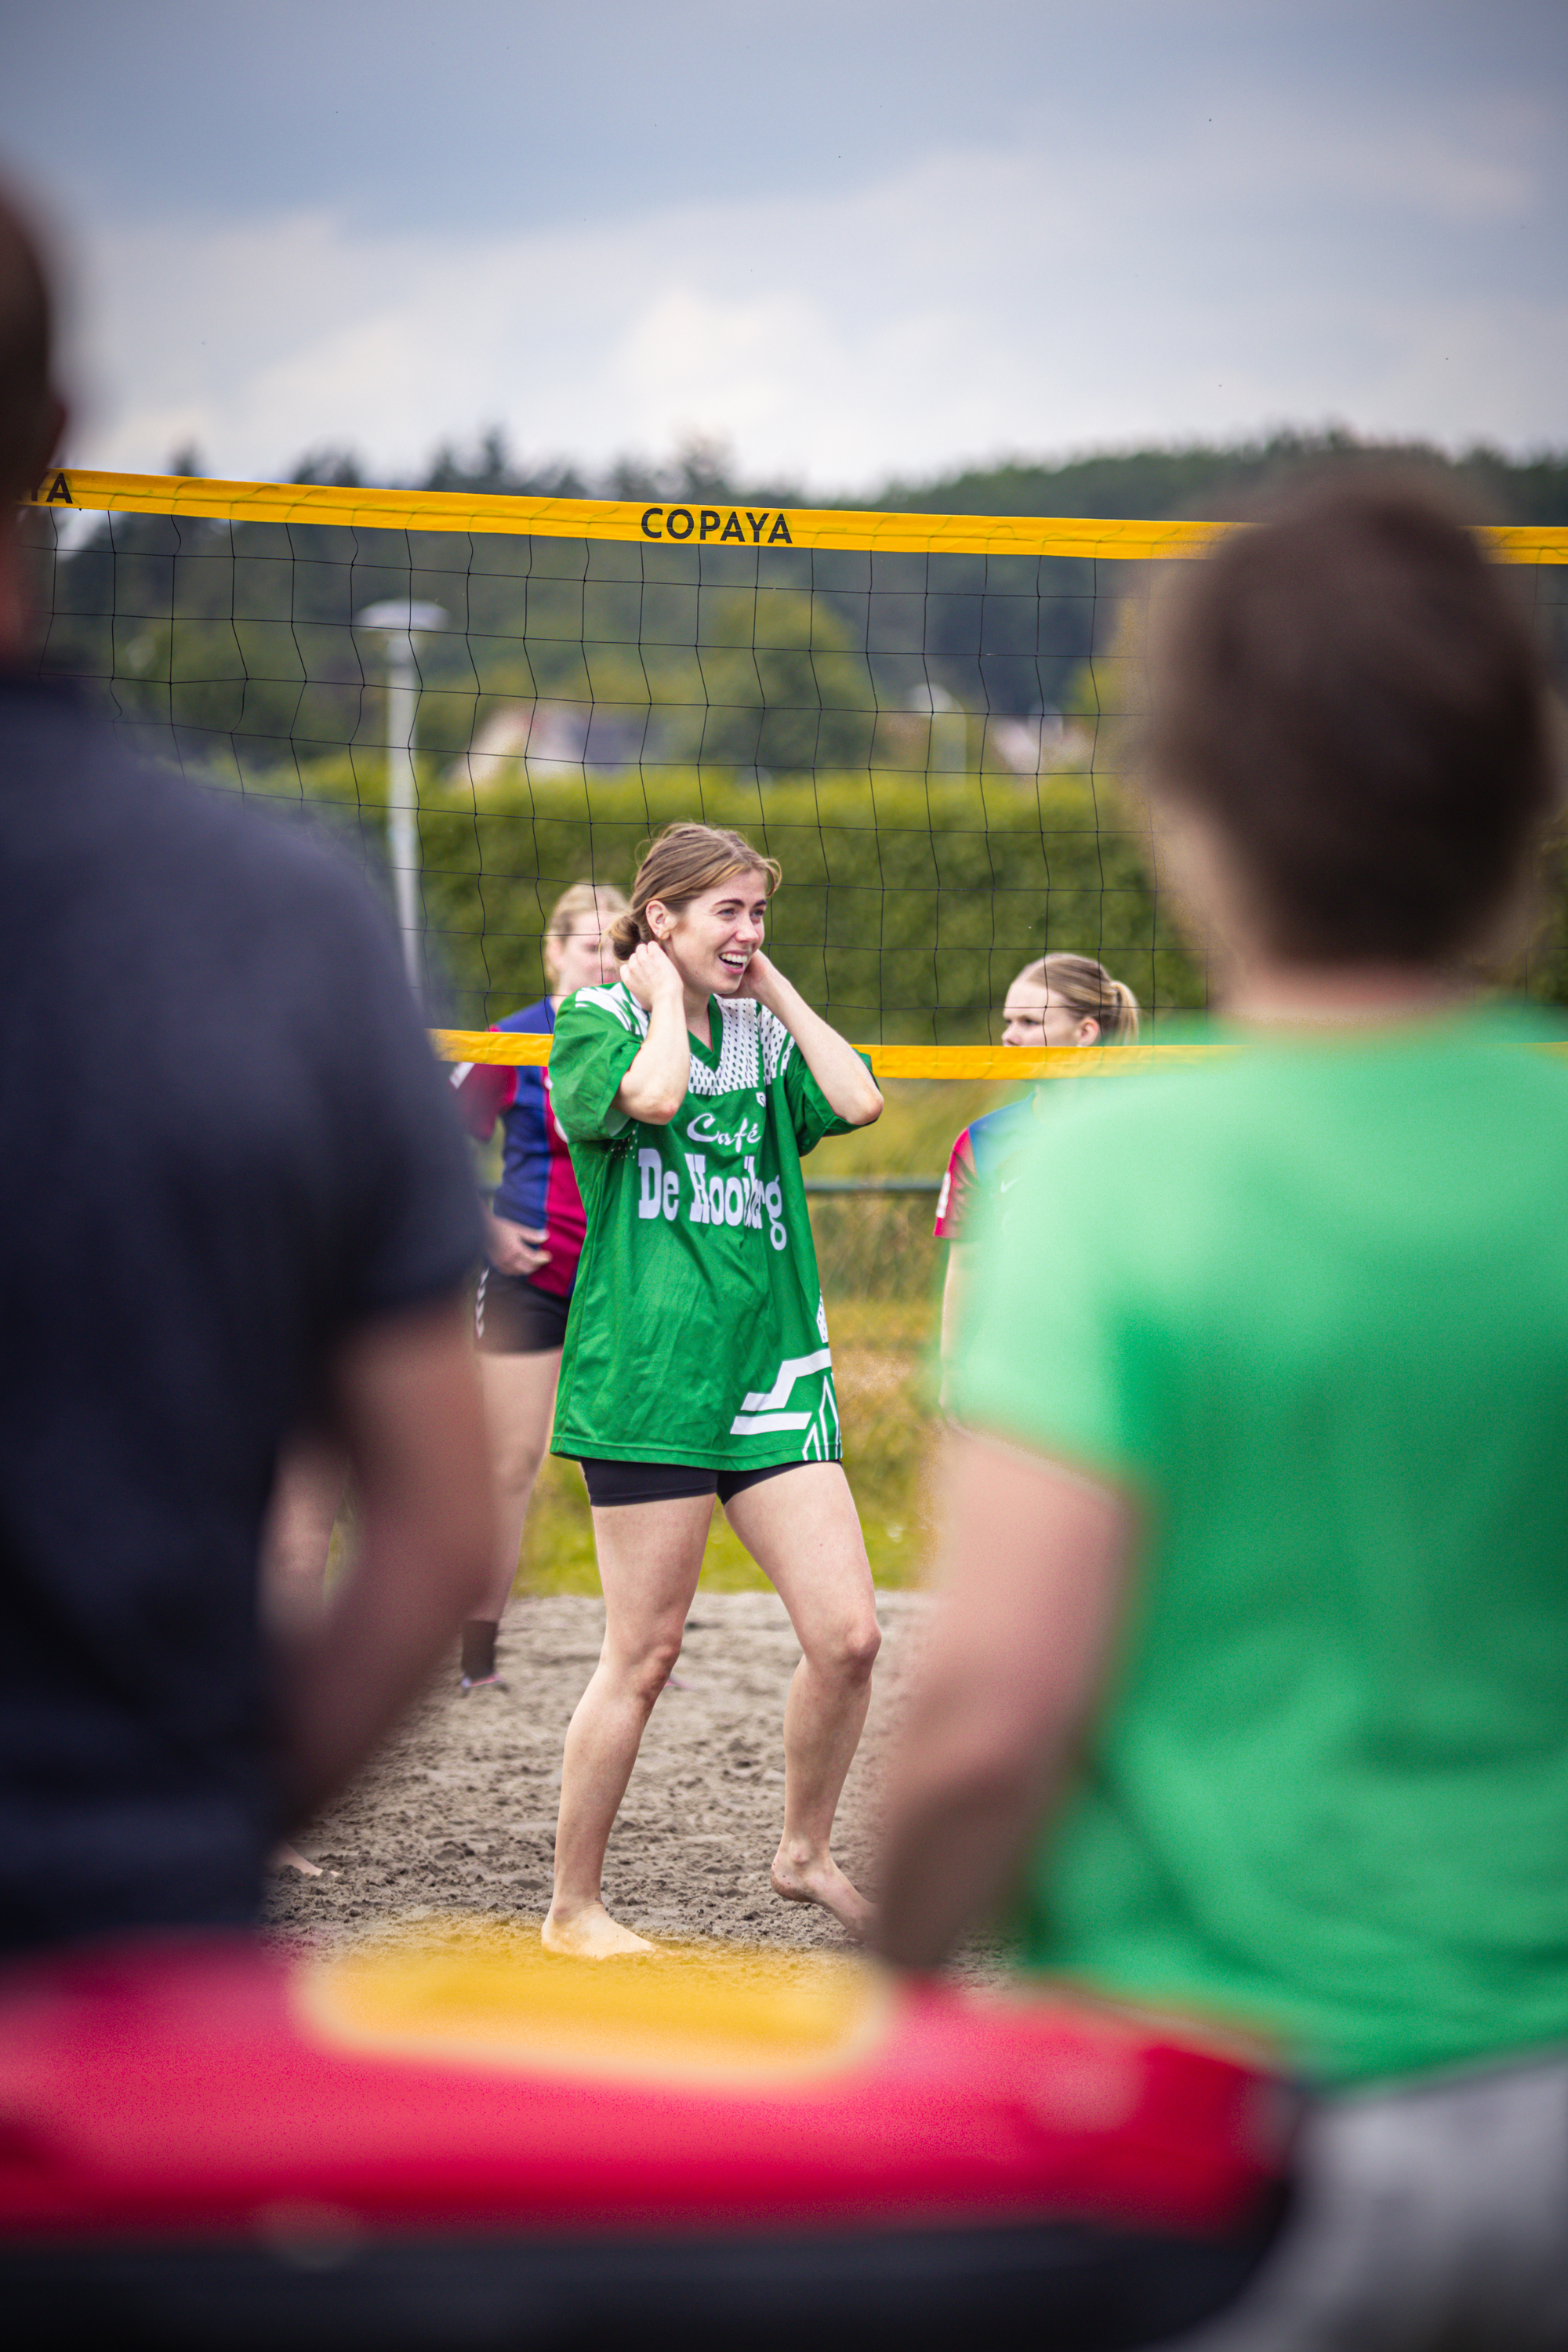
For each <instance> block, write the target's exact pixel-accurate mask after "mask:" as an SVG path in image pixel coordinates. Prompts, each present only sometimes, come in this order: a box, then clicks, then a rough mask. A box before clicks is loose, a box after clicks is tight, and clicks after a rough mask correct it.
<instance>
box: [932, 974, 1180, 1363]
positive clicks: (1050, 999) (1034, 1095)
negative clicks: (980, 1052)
mask: <svg viewBox="0 0 1568 2352" xmlns="http://www.w3.org/2000/svg"><path fill="white" fill-rule="evenodd" d="M1137 1041H1138V999H1137V998H1136V997H1135V996H1134V995H1133V993H1132V991H1131V989H1130V988H1129V987H1128V985H1127V983H1126V982H1125V981H1121V980H1112V978H1111V977H1110V973H1109V972H1108V971H1106V969H1105V966H1104V965H1103V964H1102V963H1096V961H1094V958H1093V957H1092V956H1082V955H1066V954H1060V953H1058V954H1056V955H1047V956H1041V957H1040V958H1039V959H1038V960H1037V961H1036V962H1034V963H1029V964H1026V965H1025V966H1024V969H1023V971H1021V972H1020V973H1019V974H1018V977H1017V978H1016V981H1015V982H1013V985H1012V987H1011V988H1010V989H1009V990H1008V991H1007V999H1006V1003H1005V1004H1004V1006H1003V1008H1002V1043H1003V1044H1004V1045H1022V1046H1028V1047H1032V1048H1033V1050H1034V1051H1035V1052H1036V1053H1038V1052H1040V1051H1041V1050H1042V1049H1043V1048H1046V1047H1056V1048H1058V1049H1060V1048H1063V1047H1066V1048H1068V1049H1069V1050H1070V1049H1071V1048H1072V1047H1074V1046H1079V1047H1082V1046H1086V1045H1136V1043H1137ZM1042 1100H1043V1089H1042V1088H1041V1087H1034V1088H1033V1089H1032V1090H1031V1092H1030V1093H1028V1094H1026V1095H1025V1096H1023V1097H1021V1098H1020V1099H1019V1100H1018V1101H1017V1102H1010V1103H1004V1104H1003V1105H1002V1107H1001V1108H1000V1109H999V1110H988V1111H987V1112H986V1113H985V1115H984V1118H977V1119H974V1120H973V1121H972V1122H971V1124H970V1125H969V1126H968V1127H966V1128H965V1129H964V1130H963V1134H962V1135H961V1136H960V1137H959V1139H958V1140H957V1142H956V1143H955V1144H954V1145H953V1147H952V1153H951V1155H950V1157H949V1160H948V1163H947V1173H946V1175H945V1176H944V1177H943V1178H942V1192H941V1193H940V1194H939V1196H938V1199H937V1204H936V1237H937V1240H938V1241H939V1242H947V1243H948V1244H950V1247H949V1249H948V1254H947V1280H946V1284H945V1286H944V1287H943V1290H942V1354H943V1356H944V1357H945V1356H947V1355H948V1354H950V1353H951V1350H952V1337H953V1331H954V1328H955V1326H956V1324H957V1321H958V1318H959V1314H960V1311H961V1302H962V1300H963V1284H964V1279H965V1273H966V1269H967V1266H968V1262H969V1254H970V1249H971V1246H972V1241H973V1235H972V1231H971V1230H970V1228H971V1226H972V1221H973V1216H974V1213H975V1210H976V1209H977V1207H978V1206H979V1204H980V1202H981V1201H982V1200H983V1199H985V1198H987V1197H989V1196H991V1195H992V1194H994V1193H997V1192H1005V1191H1006V1189H1007V1185H1008V1182H1009V1181H1010V1178H1011V1176H1012V1174H1013V1173H1014V1172H1015V1170H1014V1162H1015V1161H1016V1160H1018V1159H1019V1158H1020V1156H1021V1155H1022V1154H1023V1153H1024V1152H1025V1151H1026V1150H1027V1149H1028V1145H1029V1140H1030V1138H1031V1137H1032V1136H1033V1135H1034V1134H1035V1133H1036V1132H1037V1129H1036V1119H1037V1116H1038V1113H1039V1110H1040V1107H1041V1103H1042Z"/></svg>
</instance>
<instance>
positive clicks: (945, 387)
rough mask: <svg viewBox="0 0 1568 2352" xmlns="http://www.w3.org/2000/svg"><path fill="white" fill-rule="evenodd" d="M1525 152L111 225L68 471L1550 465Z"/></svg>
mask: <svg viewBox="0 0 1568 2352" xmlns="http://www.w3.org/2000/svg"><path fill="white" fill-rule="evenodd" d="M1211 128H1212V129H1213V130H1214V132H1215V135H1213V136H1211V135H1210V133H1211ZM1526 133H1528V134H1529V135H1525V134H1526ZM1540 133H1541V126H1540V125H1539V124H1537V123H1536V122H1534V121H1533V120H1531V121H1528V122H1525V123H1524V125H1523V128H1522V130H1521V119H1520V117H1519V116H1518V114H1517V111H1516V113H1515V115H1514V116H1512V117H1510V119H1509V120H1508V121H1503V120H1501V119H1500V118H1496V119H1493V120H1490V121H1488V122H1486V123H1483V124H1481V125H1479V127H1477V126H1475V125H1471V126H1469V128H1468V132H1467V137H1466V138H1464V139H1461V138H1460V136H1459V133H1458V131H1455V130H1453V129H1452V127H1451V126H1449V127H1447V128H1446V127H1445V126H1444V125H1443V124H1441V123H1433V122H1431V121H1428V122H1426V123H1425V124H1416V125H1414V126H1411V127H1409V128H1408V129H1404V128H1402V127H1401V126H1400V125H1399V124H1398V123H1397V122H1395V123H1394V124H1392V125H1389V124H1382V123H1379V122H1376V121H1366V122H1364V123H1362V124H1357V123H1355V122H1347V121H1335V122H1334V123H1332V124H1331V125H1326V126H1325V125H1321V124H1315V123H1313V122H1310V121H1306V120H1305V119H1301V118H1296V117H1292V116H1290V115H1289V113H1288V112H1281V111H1280V110H1279V108H1278V106H1275V107H1273V108H1271V109H1264V108H1262V107H1261V106H1260V107H1259V108H1258V109H1255V110H1254V109H1244V110H1241V112H1240V114H1239V115H1238V116H1237V119H1236V120H1234V121H1229V122H1226V123H1221V124H1220V125H1218V126H1210V125H1208V124H1207V123H1203V124H1193V123H1189V124H1187V125H1186V126H1185V127H1184V128H1182V129H1180V130H1179V131H1174V130H1173V131H1172V132H1171V133H1170V135H1169V137H1168V138H1167V139H1166V140H1165V142H1163V145H1162V146H1160V147H1159V148H1158V149H1151V150H1149V151H1148V152H1142V153H1141V154H1138V155H1136V156H1135V157H1132V158H1131V159H1128V158H1126V157H1123V158H1122V159H1121V161H1120V162H1118V163H1116V164H1115V165H1114V166H1113V167H1112V166H1108V165H1105V164H1103V163H1101V162H1100V159H1099V157H1098V154H1097V152H1096V142H1095V141H1094V139H1093V137H1092V136H1090V135H1089V134H1088V133H1087V132H1085V131H1079V132H1078V133H1076V134H1073V135H1069V134H1068V131H1066V130H1065V129H1064V131H1062V134H1061V135H1060V136H1059V137H1058V139H1056V140H1055V141H1054V142H1044V143H1041V144H1038V145H1034V146H1031V147H1029V148H1026V149H1021V150H1019V149H1016V150H1013V151H1011V152H994V153H981V152H968V153H965V152H947V153H943V154H932V155H929V156H927V157H925V158H923V159H921V160H920V161H918V162H916V163H912V164H910V165H909V166H908V167H906V168H905V169H903V170H901V171H900V172H899V173H895V174H892V175H890V176H889V177H887V178H885V179H883V180H882V181H881V182H879V184H876V185H874V186H872V187H870V188H868V189H863V190H861V191H858V192H854V193H845V194H833V195H804V196H798V197H776V198H773V199H770V200H767V201H756V202H753V203H750V204H745V205H736V204H724V205H719V204H710V205H686V206H682V207H679V208H668V209H665V210H664V211H662V212H659V213H658V214H655V215H643V216H639V217H628V218H626V219H624V220H622V221H619V222H616V223H611V224H608V225H603V226H594V227H591V228H563V229H552V230H547V231H538V232H535V233H532V234H524V235H515V236H509V235H506V234H504V233H498V234H497V235H495V236H490V237H489V238H486V239H482V240H478V239H472V238H470V239H462V240H459V239H447V238H438V237H436V236H426V237H416V236H374V235H372V234H368V233H365V232H360V231H353V230H351V229H350V228H349V227H347V226H345V225H344V224H343V222H342V220H340V219H338V218H335V217H333V216H332V215H326V214H314V215H294V216H291V217H289V218H286V219H279V220H276V221H271V222H265V223H258V224H252V225H249V226H244V227H239V228H226V227H216V228H215V227H209V226H204V225H202V224H200V223H195V222H185V221H177V220H176V221H165V222H163V223H159V224H155V225H154V224H147V223H136V222H130V223H126V224H122V225H120V226H115V227H112V228H110V230H108V231H107V232H106V233H105V234H104V235H102V236H100V239H99V241H98V244H97V246H96V247H95V248H94V249H93V251H92V253H91V255H90V260H91V263H92V278H93V281H94V282H93V283H91V284H89V297H90V299H91V301H92V303H93V304H94V305H95V307H96V314H97V332H96V336H95V338H94V341H95V345H96V351H95V360H94V367H95V373H96V374H97V377H98V380H99V382H100V384H101V385H102V386H104V387H105V388H106V389H105V390H104V393H103V394H102V397H101V398H100V401H99V402H98V404H96V415H91V416H89V425H88V427H87V429H86V430H85V432H84V433H83V434H82V435H81V436H79V440H78V443H77V446H76V452H75V454H76V455H77V456H78V457H79V461H80V462H83V463H87V462H97V463H101V464H105V465H112V466H124V467H148V468H156V467H160V466H162V465H163V462H164V461H165V459H166V458H167V457H168V454H169V451H170V449H171V447H172V446H174V443H175V442H176V441H179V440H188V439H192V438H194V439H195V441H196V443H197V445H198V446H199V447H200V448H201V449H202V451H203V452H204V455H205V459H206V462H207V464H208V465H209V466H210V467H212V468H213V469H214V470H216V471H220V472H225V473H232V474H236V475H241V476H244V475H247V474H258V475H263V476H265V475H268V474H270V473H275V472H276V471H277V470H278V469H279V467H282V466H284V465H286V464H287V462H288V461H289V459H290V458H291V457H294V456H296V455H298V454H299V453H300V451H302V450H304V449H305V448H307V447H310V446H315V445H319V444H321V443H324V442H334V443H343V444H347V445H349V446H352V447H353V448H355V449H357V450H359V451H361V452H363V454H364V456H365V457H366V458H367V459H368V461H369V462H370V463H371V464H372V465H373V466H374V467H377V468H380V469H382V470H384V471H387V472H403V473H406V472H409V471H412V470H413V469H414V468H416V467H417V466H418V465H419V464H420V462H421V461H422V460H423V459H424V458H425V457H426V456H427V455H428V453H429V451H430V449H431V447H432V446H433V444H434V443H435V442H436V441H437V439H439V438H442V437H447V436H458V437H459V438H461V437H463V436H467V435H468V434H471V433H473V432H475V431H477V430H479V428H480V427H482V426H483V425H487V424H488V423H489V422H491V421H500V422H501V423H503V424H504V425H506V426H507V428H508V430H509V433H510V437H511V439H512V442H513V446H515V447H516V448H518V449H519V450H521V451H523V452H525V453H527V454H529V455H531V456H534V457H542V456H547V455H555V454H564V455H571V456H574V457H579V458H582V459H585V460H586V461H588V462H589V463H591V464H596V463H601V462H603V461H604V460H605V459H606V458H608V457H611V456H613V455H616V454H618V453H621V452H623V451H626V450H627V449H640V450H642V451H644V452H647V453H659V452H663V451H664V450H666V449H668V447H669V446H671V445H672V444H673V443H674V442H675V441H676V440H677V439H678V438H679V437H680V436H682V435H683V434H685V433H688V432H690V431H693V430H700V431H703V432H707V433H711V434H716V435H720V436H723V437H724V438H726V439H728V440H729V441H730V442H731V445H732V446H734V448H735V450H736V452H737V454H738V456H739V458H740V460H741V462H742V465H744V466H745V467H749V468H755V469H767V470H770V471H778V472H784V473H795V474H796V475H798V476H800V477H803V478H805V479H806V480H807V481H808V482H809V483H810V484H811V485H813V486H814V487H816V488H818V489H822V488H832V487H833V486H835V485H861V484H871V483H874V482H875V481H876V480H877V479H879V478H880V477H882V476H884V475H886V474H888V473H889V472H893V471H895V470H897V471H902V472H906V473H909V472H920V471H922V470H929V469H932V468H935V467H941V466H944V465H947V464H950V463H952V461H953V460H955V459H959V458H963V457H984V456H986V455H990V454H994V453H996V452H1000V451H1004V450H1009V449H1035V450H1039V449H1063V448H1068V447H1074V446H1104V445H1106V444H1108V443H1116V442H1126V441H1129V440H1133V439H1142V438H1156V439H1174V438H1181V437H1184V436H1224V435H1227V434H1231V433H1236V432H1242V431H1247V430H1250V429H1254V428H1257V427H1260V426H1264V425H1268V424H1270V423H1274V422H1279V421H1296V422H1301V423H1306V424H1313V423H1319V422H1321V421H1324V420H1326V419H1330V418H1332V419H1336V420H1342V421H1345V422H1348V423H1350V424H1352V425H1355V426H1357V427H1360V428H1362V429H1365V430H1368V431H1380V432H1388V433H1420V434H1426V435H1428V436H1433V437H1435V438H1437V439H1439V440H1444V441H1448V442H1462V441H1466V440H1468V439H1471V438H1474V437H1489V438H1495V439H1498V440H1500V441H1502V442H1505V443H1510V444H1513V445H1516V446H1518V445H1522V444H1530V443H1532V442H1541V441H1548V440H1561V439H1562V437H1563V411H1562V406H1561V393H1560V387H1561V384H1562V383H1563V361H1564V357H1565V355H1568V297H1565V295H1564V293H1563V290H1562V287H1561V282H1560V273H1559V272H1558V271H1557V270H1556V268H1555V266H1554V263H1553V261H1552V256H1553V254H1554V250H1555V248H1554V243H1553V240H1552V237H1551V236H1550V234H1549V223H1548V219H1547V215H1549V214H1550V210H1551V206H1550V205H1549V204H1548V203H1547V201H1546V197H1545V194H1544V191H1543V187H1542V173H1543V171H1544V170H1545V168H1546V167H1545V165H1544V164H1542V162H1541V158H1542V154H1543V152H1544V153H1549V152H1550V149H1549V147H1543V144H1542V136H1541V135H1540ZM1467 142H1468V143H1467ZM1538 248H1539V252H1538Z"/></svg>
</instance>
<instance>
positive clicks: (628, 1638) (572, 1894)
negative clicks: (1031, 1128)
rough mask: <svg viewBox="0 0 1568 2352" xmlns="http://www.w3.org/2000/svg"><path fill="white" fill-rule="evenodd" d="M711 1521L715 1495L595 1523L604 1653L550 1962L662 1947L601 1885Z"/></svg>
mask: <svg viewBox="0 0 1568 2352" xmlns="http://www.w3.org/2000/svg"><path fill="white" fill-rule="evenodd" d="M712 1516H713V1500H712V1497H711V1496H709V1495H688V1496H679V1497H678V1498H676V1499H673V1500H671V1501H669V1502H666V1503H628V1504H624V1505H621V1506H619V1507H616V1508H615V1509H612V1510H607V1511H595V1514H594V1541H595V1546H596V1547H597V1549H598V1554H599V1580H600V1582H601V1584H602V1585H603V1586H604V1590H605V1645H604V1648H603V1649H602V1650H601V1652H600V1654H599V1663H598V1664H597V1665H596V1666H595V1669H594V1676H593V1680H592V1681H591V1682H590V1683H589V1685H588V1687H587V1689H586V1690H585V1691H584V1694H583V1696H582V1697H581V1698H580V1699H579V1700H578V1702H577V1712H576V1713H575V1715H574V1717H572V1722H571V1726H570V1728H569V1729H568V1731H567V1734H566V1749H565V1753H564V1755H563V1758H562V1760H561V1815H560V1819H559V1821H558V1822H557V1824H556V1830H555V1892H554V1895H553V1896H552V1900H551V1905H550V1911H549V1915H548V1916H547V1917H546V1919H545V1922H544V1928H543V1937H544V1941H545V1943H546V1945H547V1946H548V1947H549V1948H550V1949H551V1950H552V1952H571V1953H573V1954H574V1955H575V1956H576V1957H578V1958H582V1959H592V1960H602V1959H608V1958H612V1957H614V1956H615V1955H616V1954H618V1953H623V1952H651V1951H657V1949H658V1946H657V1945H655V1944H650V1943H648V1942H647V1939H646V1937H642V1936H634V1935H633V1934H632V1932H631V1930H630V1929H629V1928H626V1927H620V1926H618V1925H617V1924H616V1921H615V1920H614V1919H612V1918H611V1916H610V1915H609V1913H608V1912H607V1911H606V1910H605V1906H604V1904H603V1902H602V1901H601V1900H600V1895H599V1885H600V1880H601V1877H602V1875H603V1873H604V1867H605V1847H606V1846H607V1845H608V1843H609V1841H610V1832H611V1830H612V1829H613V1828H614V1827H615V1821H616V1813H617V1812H618V1811H619V1810H620V1802H621V1799H622V1798H623V1797H624V1796H625V1795H626V1782H627V1781H628V1780H630V1779H631V1777H632V1767H633V1765H634V1764H635V1763H636V1762H637V1749H638V1748H639V1747H640V1746H641V1744H642V1736H643V1729H644V1727H645V1726H646V1724H647V1719H648V1717H649V1716H650V1715H651V1714H652V1712H653V1704H654V1701H655V1699H657V1698H658V1695H659V1693H660V1691H661V1690H662V1689H663V1688H664V1685H665V1683H666V1681H667V1680H668V1675H669V1673H670V1669H671V1668H672V1667H673V1665H674V1664H675V1662H676V1659H677V1658H678V1657H679V1655H680V1640H681V1635H682V1633H683V1632H684V1631H685V1626H686V1612H687V1611H688V1610H689V1608H690V1606H691V1596H692V1594H693V1593H694V1592H695V1591H696V1590H697V1579H698V1576H699V1574H700V1571H701V1568H702V1548H703V1545H704V1543H705V1542H706V1540H707V1536H708V1528H709V1523H710V1520H711V1518H712Z"/></svg>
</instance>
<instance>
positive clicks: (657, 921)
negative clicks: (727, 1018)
mask: <svg viewBox="0 0 1568 2352" xmlns="http://www.w3.org/2000/svg"><path fill="white" fill-rule="evenodd" d="M767 911H768V879H767V876H766V875H765V874H763V873H761V872H759V871H758V869H757V868H756V867H755V866H751V867H749V868H748V869H747V870H746V871H745V872H744V873H742V874H731V875H730V876H728V877H727V878H726V879H725V880H724V881H722V882H716V883H715V884H714V885H713V887H712V888H711V889H710V890H704V891H702V892H700V894H699V896H698V897H697V898H689V899H688V900H687V902H686V904H685V905H684V906H683V907H666V906H665V904H664V902H663V901H662V899H658V898H650V899H649V901H648V905H647V921H648V927H649V929H651V930H652V932H653V935H654V937H655V939H656V940H658V943H659V945H660V946H661V947H662V948H663V949H664V950H665V952H666V953H667V955H668V958H669V960H670V961H671V963H672V964H673V965H674V966H675V969H676V970H677V971H678V972H679V974H680V978H681V982H682V984H683V985H684V987H685V988H686V990H687V991H688V992H689V994H690V995H692V996H694V997H697V998H700V999H702V998H707V997H710V996H736V995H739V993H740V992H741V989H742V985H743V984H744V982H745V977H746V966H747V965H748V964H749V963H750V962H751V961H752V956H753V955H754V954H755V952H756V950H758V948H760V947H761V946H762V944H763V924H764V919H765V918H766V915H767Z"/></svg>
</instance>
